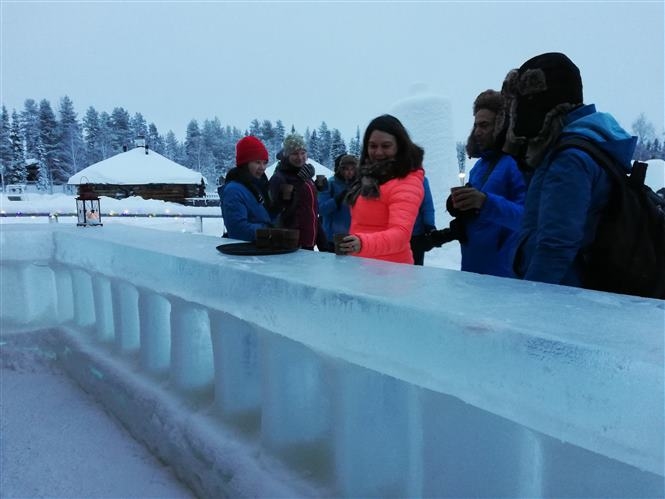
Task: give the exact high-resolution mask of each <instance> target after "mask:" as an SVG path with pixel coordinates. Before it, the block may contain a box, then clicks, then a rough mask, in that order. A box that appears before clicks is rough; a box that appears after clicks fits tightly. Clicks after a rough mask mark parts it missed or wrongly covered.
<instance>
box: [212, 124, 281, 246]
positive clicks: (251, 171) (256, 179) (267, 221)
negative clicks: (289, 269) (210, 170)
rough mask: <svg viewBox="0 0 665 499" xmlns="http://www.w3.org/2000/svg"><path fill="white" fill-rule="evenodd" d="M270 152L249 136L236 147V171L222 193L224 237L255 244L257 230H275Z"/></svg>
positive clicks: (227, 181) (229, 175) (227, 180)
mask: <svg viewBox="0 0 665 499" xmlns="http://www.w3.org/2000/svg"><path fill="white" fill-rule="evenodd" d="M267 163H268V150H267V149H266V147H265V145H263V142H261V141H260V140H259V139H257V138H256V137H254V136H252V135H249V136H247V137H243V138H242V139H240V140H239V141H238V143H237V144H236V167H235V168H232V169H231V170H229V172H228V173H227V174H226V179H225V181H224V185H223V186H222V188H221V189H220V190H219V193H220V195H219V197H220V203H221V206H222V217H223V218H224V226H225V227H226V233H225V237H229V238H231V239H239V240H241V241H256V229H262V228H266V227H272V223H273V220H272V219H271V216H270V213H269V210H268V202H269V201H268V200H269V195H268V190H269V189H268V177H267V176H266V174H265V171H266V165H267Z"/></svg>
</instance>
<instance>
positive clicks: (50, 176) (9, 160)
mask: <svg viewBox="0 0 665 499" xmlns="http://www.w3.org/2000/svg"><path fill="white" fill-rule="evenodd" d="M292 131H296V130H294V128H293V126H291V127H289V128H288V130H287V129H286V127H285V126H284V124H283V123H282V121H281V120H277V121H276V122H275V123H273V122H271V121H270V120H263V121H260V120H258V119H254V120H252V122H251V123H250V124H249V126H248V128H246V129H239V128H237V127H235V126H231V125H224V124H222V122H221V121H220V120H219V118H217V117H214V118H212V119H206V120H205V121H204V122H203V123H202V124H199V122H198V121H197V120H195V119H192V120H191V121H190V122H189V124H188V125H187V130H186V135H185V139H184V141H180V140H178V138H177V137H176V135H175V133H174V132H173V131H172V130H169V131H168V132H167V133H166V134H165V135H164V134H161V133H160V132H159V130H158V128H157V125H155V123H149V124H148V123H147V121H146V120H145V118H144V117H143V115H142V114H141V113H140V112H136V113H134V114H133V115H131V114H130V112H129V111H127V110H126V109H124V108H122V107H116V108H114V109H113V111H112V112H111V113H110V114H109V113H108V112H106V111H101V112H100V111H98V110H96V109H95V108H94V107H92V106H91V107H89V108H88V109H87V111H86V112H85V115H84V116H83V119H82V120H79V119H78V115H77V113H76V111H75V109H74V103H73V102H72V100H71V99H70V98H69V97H67V96H65V97H63V98H62V99H61V100H60V103H59V107H58V109H57V116H56V112H54V110H53V107H52V106H51V103H50V102H49V101H48V100H46V99H42V100H41V101H40V102H39V103H37V102H36V101H35V100H33V99H27V100H26V101H25V105H24V108H23V110H21V111H20V112H17V111H16V110H15V109H14V110H12V112H11V114H10V113H9V112H8V111H7V108H6V106H4V105H3V106H2V127H1V130H0V161H1V166H2V186H3V190H4V186H5V185H9V184H25V183H27V182H30V183H34V184H36V186H37V189H38V190H40V191H44V192H47V191H51V190H52V186H53V185H60V184H65V183H67V180H68V179H69V177H71V176H72V175H74V174H75V173H77V172H79V171H81V170H82V169H84V168H86V167H88V166H90V165H92V164H94V163H97V162H98V161H102V160H104V159H106V158H109V157H111V156H114V155H116V154H118V153H120V152H123V148H124V147H125V146H127V147H129V148H131V147H133V146H134V141H135V140H136V138H137V137H144V138H145V140H146V143H147V145H148V147H150V148H151V149H152V150H154V151H156V152H158V153H159V154H162V155H164V156H166V157H167V158H169V159H171V160H173V161H175V162H177V163H179V164H181V165H184V166H187V167H188V168H191V169H193V170H195V171H198V172H200V173H202V174H203V175H204V176H205V177H206V178H207V179H208V181H209V182H211V183H213V184H214V183H216V181H217V179H218V178H219V177H220V175H225V174H226V172H227V171H228V170H229V169H230V168H232V167H233V166H235V144H236V142H237V141H238V140H239V139H240V138H242V137H243V136H245V135H248V134H251V135H255V136H257V137H259V138H260V139H261V140H262V141H263V142H264V143H265V144H266V146H267V148H268V151H269V153H270V157H271V158H273V159H274V158H275V155H276V154H277V152H278V151H279V149H280V148H281V144H282V141H283V140H284V135H285V134H288V133H291V132H292ZM298 132H299V133H301V134H302V135H303V136H304V137H305V140H306V142H307V146H308V154H309V157H310V158H312V159H313V160H315V161H318V162H319V163H321V164H323V165H325V166H328V167H332V163H333V159H334V158H335V157H336V156H337V155H339V154H341V153H345V152H351V153H353V154H358V153H359V148H360V130H359V129H357V130H356V135H355V137H352V138H351V139H350V140H349V141H348V144H347V143H346V142H345V141H344V139H343V137H342V135H341V133H340V132H339V130H338V129H336V128H333V129H330V128H328V125H327V124H326V122H325V121H323V122H321V124H320V126H319V127H318V128H317V129H314V130H311V131H310V129H309V128H308V129H307V130H305V131H304V132H301V131H299V130H298Z"/></svg>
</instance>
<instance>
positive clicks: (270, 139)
mask: <svg viewBox="0 0 665 499" xmlns="http://www.w3.org/2000/svg"><path fill="white" fill-rule="evenodd" d="M261 140H262V141H263V143H264V144H265V146H266V148H267V149H268V156H269V157H271V156H272V155H273V154H276V153H277V151H278V150H279V149H276V148H275V128H274V127H273V126H272V122H271V121H270V120H263V122H262V123H261Z"/></svg>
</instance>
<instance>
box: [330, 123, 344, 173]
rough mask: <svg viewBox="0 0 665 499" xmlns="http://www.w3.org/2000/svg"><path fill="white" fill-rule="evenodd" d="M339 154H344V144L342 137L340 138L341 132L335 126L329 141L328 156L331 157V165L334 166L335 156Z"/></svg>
mask: <svg viewBox="0 0 665 499" xmlns="http://www.w3.org/2000/svg"><path fill="white" fill-rule="evenodd" d="M340 154H346V144H345V143H344V139H342V134H341V133H340V132H339V130H338V129H337V128H335V129H333V131H332V139H331V142H330V158H331V159H332V165H333V166H334V163H335V158H337V156H339V155H340Z"/></svg>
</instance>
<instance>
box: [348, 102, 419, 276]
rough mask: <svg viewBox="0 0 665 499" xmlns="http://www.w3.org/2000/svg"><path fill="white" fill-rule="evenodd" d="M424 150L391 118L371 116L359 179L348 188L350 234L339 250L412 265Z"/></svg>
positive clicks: (400, 124)
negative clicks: (413, 235)
mask: <svg viewBox="0 0 665 499" xmlns="http://www.w3.org/2000/svg"><path fill="white" fill-rule="evenodd" d="M423 155H424V152H423V149H422V148H421V147H420V146H418V145H416V144H414V143H413V142H411V138H410V137H409V134H408V132H407V131H406V129H405V128H404V126H403V125H402V123H400V121H399V120H398V119H397V118H395V117H394V116H390V115H388V114H384V115H382V116H379V117H378V118H375V119H373V120H372V121H371V122H370V124H369V125H368V126H367V130H365V135H364V137H363V148H362V152H361V153H360V165H361V166H360V171H359V178H358V180H357V181H356V182H355V183H354V185H353V186H352V187H351V188H350V189H349V194H348V195H347V197H346V202H347V203H348V204H349V205H350V206H351V226H350V228H349V234H350V235H349V236H347V237H345V238H344V240H343V241H342V243H340V245H339V250H340V251H341V252H345V253H349V254H353V255H355V256H361V257H365V258H376V259H378V260H385V261H388V262H396V263H408V264H412V265H413V254H412V252H411V245H410V241H411V232H412V231H413V224H414V222H415V220H416V217H417V216H418V209H419V207H420V203H421V202H422V200H423V195H424V194H423V193H424V188H423V179H424V176H425V172H424V171H423V167H422V162H423Z"/></svg>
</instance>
